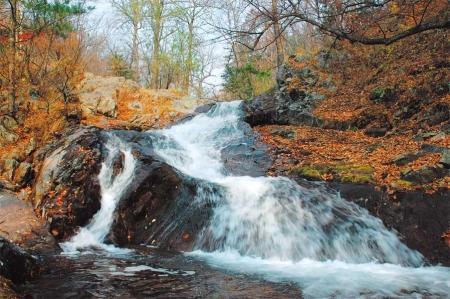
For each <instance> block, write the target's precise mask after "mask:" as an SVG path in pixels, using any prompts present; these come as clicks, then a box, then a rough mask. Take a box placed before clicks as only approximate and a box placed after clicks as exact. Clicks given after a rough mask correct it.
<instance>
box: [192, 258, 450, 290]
mask: <svg viewBox="0 0 450 299" xmlns="http://www.w3.org/2000/svg"><path fill="white" fill-rule="evenodd" d="M187 255H188V256H192V257H196V258H198V259H199V260H203V261H205V262H207V263H209V264H210V265H212V266H214V267H218V268H222V269H227V270H231V271H234V272H237V273H247V274H255V275H260V276H261V277H262V278H264V279H267V280H269V281H273V282H282V281H294V282H296V283H297V284H298V285H299V286H300V287H301V289H302V295H303V296H304V297H305V298H330V297H331V298H381V297H383V298H385V297H390V298H424V296H425V297H426V298H447V296H448V294H449V290H450V281H449V277H450V271H449V269H448V268H445V267H417V268H413V267H402V266H399V265H395V264H379V263H375V262H372V263H361V264H354V263H346V262H342V261H338V260H328V261H317V260H312V259H308V258H304V259H302V260H299V261H298V262H293V261H286V260H279V259H262V258H259V257H252V256H242V255H240V254H239V253H238V252H236V251H225V252H212V253H210V252H204V251H193V252H190V253H187Z"/></svg>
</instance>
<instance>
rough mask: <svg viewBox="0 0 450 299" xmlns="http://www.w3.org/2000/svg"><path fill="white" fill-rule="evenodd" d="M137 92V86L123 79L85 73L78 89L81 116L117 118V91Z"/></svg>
mask: <svg viewBox="0 0 450 299" xmlns="http://www.w3.org/2000/svg"><path fill="white" fill-rule="evenodd" d="M121 88H130V89H132V90H137V89H138V88H139V85H138V84H137V83H135V82H133V81H131V80H127V79H125V78H123V77H101V76H95V75H93V74H89V73H87V74H86V75H85V79H84V80H83V81H82V82H81V84H80V86H79V88H78V97H79V99H80V102H81V109H82V112H83V115H89V114H96V113H99V114H103V115H105V116H108V117H116V116H117V95H118V92H119V89H121Z"/></svg>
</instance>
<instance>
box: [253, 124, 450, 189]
mask: <svg viewBox="0 0 450 299" xmlns="http://www.w3.org/2000/svg"><path fill="white" fill-rule="evenodd" d="M279 128H283V129H285V130H289V131H292V132H295V136H296V137H295V138H294V139H287V138H283V137H281V136H277V135H274V134H273V133H272V132H273V130H274V129H279ZM256 131H257V132H258V133H259V134H260V139H261V141H262V142H264V143H266V144H268V145H269V149H270V152H271V153H272V155H273V156H274V158H275V161H274V165H273V170H272V171H271V173H272V174H273V173H275V172H274V170H275V169H284V170H286V171H289V170H290V169H292V168H294V167H298V166H304V165H324V164H325V165H338V164H348V165H370V166H371V167H372V168H373V169H374V172H373V179H374V181H375V183H376V184H377V185H380V186H381V185H386V186H388V187H390V188H400V189H414V188H427V189H435V188H438V187H447V188H448V187H449V183H450V181H449V178H448V177H446V178H443V179H441V180H437V181H435V182H433V183H432V184H430V185H426V186H413V185H411V186H404V185H400V186H398V185H396V182H397V181H398V180H400V172H401V170H402V169H405V168H411V169H413V170H417V169H419V168H421V167H423V166H428V165H436V163H437V162H438V161H439V159H440V158H441V155H440V154H426V155H424V156H422V157H420V158H419V159H417V160H416V161H414V162H411V163H409V164H408V165H405V166H397V165H395V163H393V160H394V158H395V157H397V156H398V155H400V154H404V153H406V152H417V151H419V150H420V147H421V145H422V144H423V143H424V142H421V141H413V140H411V139H410V137H409V136H405V135H398V136H389V137H383V138H373V137H368V136H366V135H364V134H363V133H362V132H361V131H356V132H354V131H336V130H327V129H320V128H312V127H306V126H263V127H257V128H256ZM427 143H432V144H439V145H445V146H447V147H449V146H450V138H449V137H448V136H447V137H446V138H445V139H444V140H443V141H427ZM325 179H326V178H325ZM330 179H332V178H330Z"/></svg>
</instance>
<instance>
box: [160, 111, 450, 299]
mask: <svg viewBox="0 0 450 299" xmlns="http://www.w3.org/2000/svg"><path fill="white" fill-rule="evenodd" d="M241 118H242V117H241V110H240V103H239V102H230V103H219V104H217V105H216V106H215V107H214V108H213V109H212V110H211V111H209V112H208V113H206V114H200V115H198V116H196V117H195V118H193V119H192V120H190V121H187V122H185V123H182V124H179V125H176V126H173V127H171V128H169V129H165V130H160V131H159V132H156V133H157V134H159V135H161V136H160V138H157V139H156V140H155V142H154V146H155V151H156V153H157V154H158V155H159V156H161V157H163V158H164V160H165V161H166V162H167V163H168V164H170V165H171V166H173V167H175V168H176V169H178V170H179V171H181V172H183V173H185V174H187V175H189V176H192V177H194V178H199V179H203V180H206V181H209V182H212V183H215V184H219V185H221V186H222V187H224V188H223V190H225V191H224V192H223V194H219V195H217V196H214V198H213V199H211V198H210V200H213V201H214V203H215V208H214V212H213V217H212V219H211V221H210V224H209V226H208V227H206V228H205V229H204V231H203V233H202V235H200V236H198V238H197V243H196V248H197V250H196V251H194V252H191V253H187V254H188V255H190V256H194V257H197V258H199V259H204V260H206V261H207V262H209V263H210V264H212V265H214V266H217V267H221V268H226V269H230V270H233V271H237V272H243V273H254V274H259V275H262V276H263V277H264V278H266V279H269V280H274V281H280V280H292V281H296V282H297V283H299V284H300V285H301V286H302V290H303V292H304V295H305V296H307V297H329V296H344V297H348V296H358V295H359V294H362V293H364V294H369V295H370V296H372V295H383V296H400V295H401V296H403V295H405V294H406V295H411V294H419V293H425V294H433V295H434V294H438V295H442V294H446V293H448V292H450V282H449V277H450V271H449V269H448V268H444V267H421V265H422V264H423V262H424V261H423V257H422V256H421V255H420V253H418V252H417V251H414V250H411V249H409V248H408V247H407V246H405V245H404V244H403V243H402V242H401V241H400V240H399V238H398V237H397V235H396V234H395V233H394V232H392V231H389V230H388V229H387V228H386V227H385V226H384V225H383V223H382V222H381V221H380V220H379V219H378V218H376V217H373V216H371V215H370V214H369V213H368V212H367V211H366V210H365V209H363V208H360V207H359V206H357V205H355V204H353V203H350V202H347V201H345V200H344V199H342V198H341V197H340V196H339V194H337V193H330V192H329V191H326V190H325V189H324V188H320V187H317V188H309V189H308V188H305V187H302V186H299V185H298V184H296V183H295V182H294V181H292V180H290V179H288V178H284V177H248V176H233V175H231V174H230V173H228V172H227V171H226V170H225V168H224V165H223V162H222V160H221V150H222V149H223V148H224V147H225V146H227V145H230V144H233V143H236V142H241V140H242V137H243V136H242V134H243V133H242V130H241V129H240V124H241V121H242V120H241ZM153 134H155V132H153ZM199 192H201V190H199ZM200 198H207V196H200Z"/></svg>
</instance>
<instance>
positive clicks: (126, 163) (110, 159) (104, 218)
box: [60, 136, 135, 254]
mask: <svg viewBox="0 0 450 299" xmlns="http://www.w3.org/2000/svg"><path fill="white" fill-rule="evenodd" d="M106 148H107V150H108V156H107V158H106V161H104V162H103V164H102V167H101V170H100V173H99V175H98V178H99V182H100V189H101V207H100V210H98V212H97V213H96V214H95V215H94V217H93V218H92V219H91V221H90V222H89V224H88V225H87V226H85V227H83V228H81V229H80V231H79V232H78V234H76V235H75V236H74V237H72V239H70V240H69V241H67V242H65V243H62V244H60V246H61V248H62V249H63V250H64V252H65V253H66V254H73V253H79V252H80V250H81V249H86V248H91V247H93V248H100V249H104V250H107V251H110V252H115V253H122V252H125V251H124V250H121V249H119V248H116V247H114V246H112V245H106V244H104V243H103V241H104V240H105V237H106V236H107V235H108V233H109V230H110V228H111V225H112V221H113V213H114V210H115V209H116V206H117V204H118V202H119V200H120V198H121V196H122V194H123V192H124V191H125V190H126V189H127V187H128V185H129V184H130V182H131V181H132V180H133V174H134V168H135V159H134V157H133V155H132V153H131V150H130V149H129V148H128V147H127V145H125V144H124V143H123V142H121V141H120V140H119V139H118V138H117V137H115V136H110V139H109V141H108V143H107V144H106ZM120 153H122V154H123V161H122V163H123V168H122V172H121V173H119V174H118V175H117V176H115V177H114V173H113V172H114V170H113V163H114V161H115V159H116V158H118V155H119V154H120Z"/></svg>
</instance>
